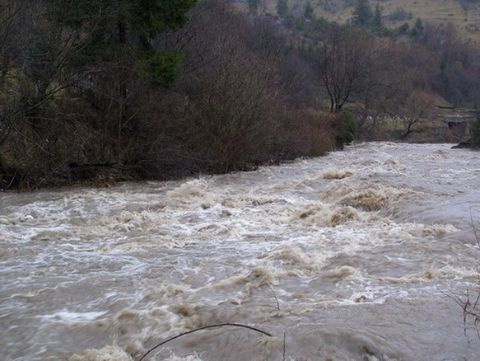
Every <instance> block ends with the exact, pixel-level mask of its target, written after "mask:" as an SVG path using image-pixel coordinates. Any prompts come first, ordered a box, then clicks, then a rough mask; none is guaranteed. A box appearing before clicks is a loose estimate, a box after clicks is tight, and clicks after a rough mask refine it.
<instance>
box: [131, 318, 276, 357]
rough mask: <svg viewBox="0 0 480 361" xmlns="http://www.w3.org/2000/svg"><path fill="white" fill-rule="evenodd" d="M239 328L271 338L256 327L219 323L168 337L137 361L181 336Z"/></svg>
mask: <svg viewBox="0 0 480 361" xmlns="http://www.w3.org/2000/svg"><path fill="white" fill-rule="evenodd" d="M227 326H228V327H240V328H246V329H249V330H252V331H255V332H258V333H261V334H264V335H266V336H269V337H272V335H271V334H270V333H268V332H266V331H263V330H260V329H259V328H256V327H252V326H248V325H243V324H240V323H219V324H215V325H208V326H203V327H199V328H196V329H194V330H190V331H187V332H183V333H181V334H179V335H176V336H173V337H170V338H169V339H166V340H165V341H162V342H160V343H159V344H157V345H155V346H154V347H152V348H151V349H149V350H148V351H147V352H145V353H144V354H143V356H142V357H140V359H139V360H138V361H142V360H144V359H145V357H147V356H148V355H149V354H150V353H152V352H153V351H155V350H156V349H158V348H159V347H160V346H163V345H165V344H166V343H168V342H170V341H173V340H176V339H177V338H180V337H183V336H186V335H189V334H191V333H194V332H198V331H202V330H206V329H210V328H218V327H227Z"/></svg>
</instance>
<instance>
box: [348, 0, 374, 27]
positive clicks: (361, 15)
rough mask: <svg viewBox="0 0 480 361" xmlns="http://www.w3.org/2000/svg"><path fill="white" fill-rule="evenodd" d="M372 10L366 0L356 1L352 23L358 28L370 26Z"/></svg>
mask: <svg viewBox="0 0 480 361" xmlns="http://www.w3.org/2000/svg"><path fill="white" fill-rule="evenodd" d="M372 17H373V14H372V9H371V7H370V3H369V2H368V0H358V1H357V4H356V6H355V10H354V11H353V18H352V23H353V24H354V25H358V26H364V27H367V26H370V25H371V24H372Z"/></svg>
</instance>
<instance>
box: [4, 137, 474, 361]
mask: <svg viewBox="0 0 480 361" xmlns="http://www.w3.org/2000/svg"><path fill="white" fill-rule="evenodd" d="M450 147H451V145H448V144H436V145H431V144H425V145H418V144H417V145H413V144H396V143H387V142H383V143H366V144H359V145H356V146H352V147H348V148H347V149H346V150H345V151H343V152H335V153H332V154H330V155H328V156H326V157H321V158H316V159H308V160H298V161H295V162H291V163H287V164H283V165H280V166H269V167H262V168H260V169H258V170H256V171H252V172H239V173H232V174H227V175H218V176H202V177H198V178H192V179H187V180H180V181H170V182H147V183H125V184H120V185H117V186H114V187H111V188H104V189H91V188H73V189H63V190H56V191H41V192H33V193H20V194H18V193H0V324H1V327H0V350H1V352H0V354H1V359H2V360H5V361H9V360H22V361H24V360H28V361H30V360H32V361H36V360H42V361H43V360H48V361H50V360H70V361H132V360H138V359H139V357H140V356H141V355H142V354H143V353H144V352H145V351H146V350H148V349H149V348H150V347H152V346H154V345H155V344H156V343H158V342H160V341H161V340H164V339H166V338H168V337H171V336H174V335H177V334H179V333H181V332H185V331H188V330H192V329H195V328H198V327H202V326H207V325H212V324H216V323H226V322H229V323H242V324H247V325H250V326H254V327H257V328H259V329H262V330H265V331H267V332H269V333H271V334H272V335H273V337H266V336H263V335H260V334H258V333H255V332H252V331H249V330H246V329H236V328H228V327H225V328H218V329H211V330H205V331H201V332H197V333H194V334H191V335H188V336H185V337H182V338H179V339H177V340H175V341H172V342H170V343H168V344H166V345H165V346H164V347H162V348H160V349H158V352H155V353H152V355H151V356H149V357H148V360H165V359H168V360H184V361H187V360H188V361H196V360H203V361H206V360H222V361H227V360H238V361H240V360H242V361H250V360H282V358H283V338H284V334H285V341H286V343H285V355H286V360H298V361H300V360H322V361H324V360H325V361H327V360H330V361H333V360H335V361H342V360H345V361H347V360H359V361H365V360H366V361H375V360H376V361H381V360H385V361H386V360H397V361H400V360H419V361H423V360H429V361H430V360H431V361H435V360H438V361H440V360H469V361H475V360H480V339H479V338H478V337H477V334H476V332H475V330H474V329H473V328H472V325H471V324H469V323H467V325H466V329H465V330H464V323H463V315H462V309H461V308H460V307H459V306H458V305H457V304H456V303H455V302H454V301H453V299H452V297H454V296H458V297H464V295H465V293H466V291H467V290H468V291H469V292H470V294H474V293H475V292H477V291H480V289H479V286H480V277H479V275H480V273H479V268H480V267H479V266H480V257H479V256H480V250H479V249H478V247H477V245H476V240H475V237H474V234H473V232H472V219H473V222H474V223H475V224H477V223H478V224H477V225H478V227H479V228H480V190H479V189H480V153H478V152H474V151H470V150H464V149H450Z"/></svg>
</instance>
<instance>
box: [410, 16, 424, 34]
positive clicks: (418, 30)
mask: <svg viewBox="0 0 480 361" xmlns="http://www.w3.org/2000/svg"><path fill="white" fill-rule="evenodd" d="M423 30H424V26H423V21H422V19H420V18H417V20H416V21H415V25H414V26H413V28H412V31H411V32H410V35H411V36H418V35H420V34H422V33H423Z"/></svg>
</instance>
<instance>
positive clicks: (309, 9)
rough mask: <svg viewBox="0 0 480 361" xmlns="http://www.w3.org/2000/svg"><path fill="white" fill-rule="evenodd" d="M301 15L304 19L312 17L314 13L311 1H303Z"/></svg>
mask: <svg viewBox="0 0 480 361" xmlns="http://www.w3.org/2000/svg"><path fill="white" fill-rule="evenodd" d="M303 16H304V17H305V19H313V17H314V16H315V13H314V11H313V6H312V3H311V2H310V1H309V0H307V1H306V2H305V8H304V10H303Z"/></svg>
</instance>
